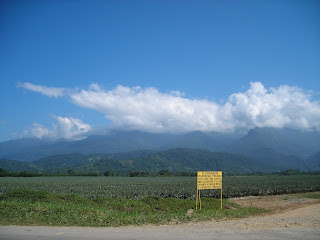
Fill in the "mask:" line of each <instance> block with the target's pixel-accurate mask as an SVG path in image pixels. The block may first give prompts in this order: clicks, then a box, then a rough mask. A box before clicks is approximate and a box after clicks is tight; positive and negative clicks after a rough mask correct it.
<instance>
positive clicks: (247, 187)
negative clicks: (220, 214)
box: [0, 175, 320, 199]
mask: <svg viewBox="0 0 320 240" xmlns="http://www.w3.org/2000/svg"><path fill="white" fill-rule="evenodd" d="M16 189H31V190H44V191H48V192H51V193H65V194H78V195H80V196H83V197H86V198H89V199H92V198H98V197H112V198H114V197H126V198H130V199H140V198H143V197H146V196H160V197H175V198H195V195H196V177H34V178H10V177H4V178H1V179H0V194H2V193H5V192H9V191H12V190H16ZM319 190H320V176H319V175H297V176H275V175H268V176H241V177H231V176H226V177H223V198H232V197H242V196H249V195H251V196H258V195H278V194H284V193H297V192H308V191H319ZM201 196H210V197H219V196H220V191H219V190H203V191H201Z"/></svg>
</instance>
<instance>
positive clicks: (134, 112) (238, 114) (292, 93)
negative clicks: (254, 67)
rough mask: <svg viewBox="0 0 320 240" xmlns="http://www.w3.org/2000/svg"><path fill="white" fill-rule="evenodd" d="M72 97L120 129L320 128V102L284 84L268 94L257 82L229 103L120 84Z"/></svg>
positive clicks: (237, 94)
mask: <svg viewBox="0 0 320 240" xmlns="http://www.w3.org/2000/svg"><path fill="white" fill-rule="evenodd" d="M70 97H71V99H72V100H73V102H74V103H75V104H77V105H79V106H81V107H86V108H90V109H95V110H97V111H99V112H101V113H103V114H105V116H106V117H107V118H109V119H111V120H112V121H113V123H114V124H115V125H116V126H118V127H123V128H129V129H138V130H144V131H150V132H183V131H194V130H202V131H218V132H225V131H235V130H237V129H238V128H242V129H243V128H245V129H250V128H253V127H277V128H282V127H291V128H299V129H317V130H320V105H319V102H316V101H313V102H312V101H310V96H309V94H307V93H306V92H305V91H303V90H302V89H300V88H297V87H290V86H286V85H284V86H280V87H279V88H277V89H276V88H271V89H269V90H267V89H266V88H265V87H264V86H263V85H262V84H261V83H260V82H254V83H251V85H250V88H249V89H248V90H247V91H246V92H243V93H241V92H240V93H235V94H232V95H231V96H230V97H229V99H228V101H227V102H226V103H225V104H218V103H215V102H214V101H209V100H201V99H200V100H199V99H187V98H183V97H182V95H181V94H177V92H172V93H170V94H167V93H161V92H159V91H158V90H157V89H155V88H141V87H133V88H129V87H124V86H121V85H119V86H117V87H116V88H115V89H113V90H110V91H105V90H103V89H101V88H100V87H99V86H98V85H97V84H94V85H91V86H90V87H89V89H88V90H81V91H79V92H75V93H73V94H71V95H70Z"/></svg>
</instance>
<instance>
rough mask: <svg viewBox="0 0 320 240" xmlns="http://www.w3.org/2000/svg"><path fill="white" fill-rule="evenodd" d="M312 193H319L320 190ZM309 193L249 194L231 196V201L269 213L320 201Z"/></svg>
mask: <svg viewBox="0 0 320 240" xmlns="http://www.w3.org/2000/svg"><path fill="white" fill-rule="evenodd" d="M312 194H315V195H319V196H320V192H314V193H312ZM309 195H310V193H300V194H284V195H276V196H249V197H243V198H231V199H229V200H230V201H231V202H234V203H237V204H240V205H242V206H245V207H256V208H264V209H266V210H271V211H270V212H269V214H275V213H281V212H286V211H288V210H293V209H297V208H301V207H303V206H307V205H310V204H314V203H320V199H314V198H308V197H307V196H309Z"/></svg>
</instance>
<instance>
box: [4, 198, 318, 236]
mask: <svg viewBox="0 0 320 240" xmlns="http://www.w3.org/2000/svg"><path fill="white" fill-rule="evenodd" d="M232 201H235V202H237V203H240V204H243V205H247V206H255V207H256V206H261V205H264V207H265V208H267V209H270V210H271V212H269V213H267V214H264V215H260V216H255V217H250V218H245V219H234V220H224V221H210V222H201V223H189V224H178V225H169V226H142V227H120V228H77V227H30V226H0V239H1V240H2V239H5V240H11V239H12V240H13V239H15V240H20V239H21V240H22V239H23V240H31V239H61V240H71V239H77V240H81V239H87V240H89V239H90V240H91V239H105V240H119V239H125V240H133V239H141V240H146V239H153V240H158V239H161V240H170V239H183V240H189V239H190V240H191V239H199V240H202V239H219V240H230V239H237V240H238V239H239V240H242V239H243V240H251V239H262V240H263V239H272V240H283V239H290V240H292V239H293V240H295V239H297V240H298V239H299V240H300V239H304V240H313V239H320V237H319V236H320V200H319V199H307V198H303V197H302V198H301V197H297V196H296V195H282V196H272V197H262V198H261V197H249V198H243V199H233V200H232Z"/></svg>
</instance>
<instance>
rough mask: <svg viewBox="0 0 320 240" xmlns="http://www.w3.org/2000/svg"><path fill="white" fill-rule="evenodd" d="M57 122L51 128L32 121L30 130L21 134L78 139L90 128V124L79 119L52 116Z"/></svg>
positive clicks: (36, 136)
mask: <svg viewBox="0 0 320 240" xmlns="http://www.w3.org/2000/svg"><path fill="white" fill-rule="evenodd" d="M54 118H55V119H56V120H57V124H53V125H52V128H51V129H48V128H46V127H44V126H43V125H41V124H39V123H34V124H33V125H32V128H31V129H30V130H27V131H24V133H23V136H31V137H35V138H40V139H42V138H49V139H59V138H65V139H72V140H78V139H82V138H84V137H85V136H86V133H88V132H89V131H90V130H91V126H90V125H88V124H86V123H83V122H82V121H81V120H80V119H76V118H68V117H60V116H56V117H54Z"/></svg>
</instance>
